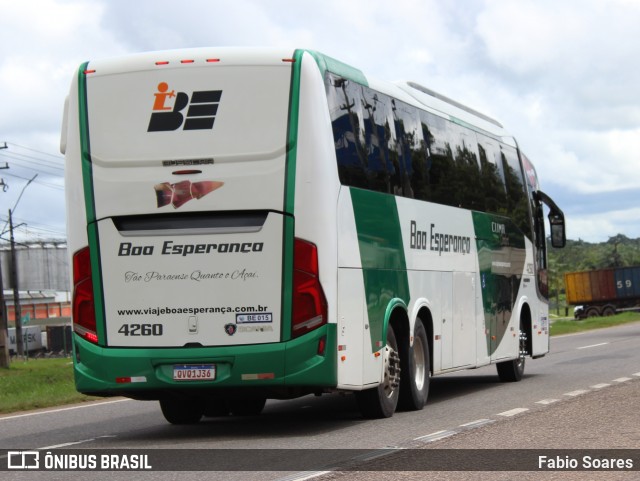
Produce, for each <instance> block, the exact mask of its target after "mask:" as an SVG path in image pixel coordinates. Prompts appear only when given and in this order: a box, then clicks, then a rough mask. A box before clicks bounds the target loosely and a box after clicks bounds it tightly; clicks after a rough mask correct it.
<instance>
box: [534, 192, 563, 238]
mask: <svg viewBox="0 0 640 481" xmlns="http://www.w3.org/2000/svg"><path fill="white" fill-rule="evenodd" d="M533 196H534V198H535V199H536V200H537V201H538V202H544V203H545V204H546V205H547V207H549V225H550V226H551V245H552V246H553V247H564V246H565V245H566V243H567V234H566V231H565V227H564V214H563V213H562V210H560V207H558V206H557V205H556V203H555V202H554V201H553V199H552V198H551V197H549V196H548V195H547V194H545V193H544V192H542V191H541V190H537V191H535V192H534V193H533Z"/></svg>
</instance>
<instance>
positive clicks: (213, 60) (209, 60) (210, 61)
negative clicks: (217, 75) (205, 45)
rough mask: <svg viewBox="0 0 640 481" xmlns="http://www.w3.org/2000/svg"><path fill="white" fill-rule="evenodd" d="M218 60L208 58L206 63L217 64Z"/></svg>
mask: <svg viewBox="0 0 640 481" xmlns="http://www.w3.org/2000/svg"><path fill="white" fill-rule="evenodd" d="M219 61H220V59H219V58H208V59H207V63H216V62H219Z"/></svg>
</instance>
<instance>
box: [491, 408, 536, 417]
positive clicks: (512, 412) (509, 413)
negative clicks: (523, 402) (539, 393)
mask: <svg viewBox="0 0 640 481" xmlns="http://www.w3.org/2000/svg"><path fill="white" fill-rule="evenodd" d="M528 410H529V409H527V408H515V409H511V410H510V411H505V412H503V413H498V416H505V417H511V416H515V415H516V414H520V413H523V412H525V411H528Z"/></svg>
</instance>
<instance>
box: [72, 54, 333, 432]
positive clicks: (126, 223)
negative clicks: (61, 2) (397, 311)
mask: <svg viewBox="0 0 640 481" xmlns="http://www.w3.org/2000/svg"><path fill="white" fill-rule="evenodd" d="M292 57H293V52H292V51H280V52H279V51H269V52H267V51H256V50H252V51H250V52H249V51H243V50H233V49H225V50H219V51H216V50H214V49H196V50H186V51H179V52H178V51H176V52H162V53H153V54H141V55H136V56H131V57H127V58H124V59H122V58H120V59H116V60H111V61H109V60H107V61H99V62H89V63H87V64H85V65H83V66H82V67H81V69H80V71H79V72H78V75H77V77H76V78H75V79H74V81H73V84H72V89H71V94H70V96H69V99H68V102H67V106H66V115H65V119H66V120H65V125H64V127H63V139H62V148H63V150H65V151H66V162H67V173H66V185H67V218H68V242H69V251H70V252H71V253H72V256H73V260H72V263H73V289H74V301H73V322H74V333H75V334H74V349H75V378H76V386H77V389H78V390H79V391H81V392H84V393H88V394H94V395H125V396H130V397H133V398H138V399H160V400H161V405H162V407H163V411H164V412H165V416H167V419H168V420H170V421H172V422H190V421H193V420H194V419H193V417H194V416H195V415H193V414H192V415H191V417H190V416H189V414H188V413H189V412H190V411H191V412H195V411H198V412H200V414H199V415H198V419H199V417H200V415H201V414H202V412H206V411H207V409H209V407H210V406H212V405H215V406H218V407H219V406H221V405H224V406H226V408H225V409H234V408H233V406H236V407H237V406H244V409H245V410H249V411H251V410H253V411H255V410H256V409H257V408H256V406H260V405H261V404H262V405H263V404H264V399H265V398H266V397H292V396H294V395H299V394H303V393H306V392H313V391H316V390H318V389H322V388H323V387H331V386H335V385H336V374H335V372H336V371H335V370H336V368H335V359H334V358H333V357H332V356H327V355H326V353H327V352H331V351H330V350H329V349H328V346H327V343H330V344H331V343H334V342H335V341H334V339H335V335H333V334H332V325H330V324H327V303H326V299H325V298H324V293H323V291H322V287H321V285H320V283H319V280H318V271H317V266H318V261H317V250H316V249H315V246H314V245H313V244H311V243H308V242H306V241H304V240H300V239H296V238H295V237H294V218H293V212H292V209H291V208H289V207H288V206H291V205H292V202H290V200H288V195H289V196H290V195H291V193H290V192H288V185H289V186H290V185H292V182H294V180H293V179H292V176H293V175H294V174H293V170H292V164H293V163H294V160H295V159H292V158H291V155H292V152H294V151H295V148H294V145H293V142H292V140H291V129H290V118H291V115H292V112H293V110H292V109H294V108H295V106H296V105H297V99H296V98H295V95H294V94H295V92H297V89H295V88H292V85H295V77H296V76H295V68H296V65H295V61H294V59H293V58H292ZM292 92H293V93H292ZM310 380H313V381H312V382H313V385H310V382H311V381H310ZM251 400H254V401H251ZM187 402H188V403H189V404H187ZM194 403H197V404H194ZM221 403H222V404H221ZM194 405H198V406H201V408H198V409H195V408H194V407H193V406H194ZM230 406H231V407H230ZM237 409H239V410H240V411H241V410H242V409H240V408H237ZM223 411H224V409H223Z"/></svg>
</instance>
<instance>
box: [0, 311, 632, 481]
mask: <svg viewBox="0 0 640 481" xmlns="http://www.w3.org/2000/svg"><path fill="white" fill-rule="evenodd" d="M639 393H640V323H636V324H632V325H627V326H620V327H615V328H610V329H606V330H599V331H592V332H589V333H583V334H579V335H571V336H563V337H560V338H553V339H552V353H551V354H550V355H548V356H547V357H545V358H543V359H539V360H535V361H531V360H527V367H526V371H525V378H524V379H523V380H522V381H521V382H519V383H508V384H503V383H500V382H499V381H498V379H497V375H496V373H495V368H494V367H486V368H482V369H478V370H475V371H466V372H461V373H456V374H452V375H447V376H443V377H437V378H435V379H433V380H432V386H431V393H430V398H429V403H428V405H427V406H426V407H425V409H424V410H423V411H420V412H401V413H396V414H395V415H394V416H393V418H391V419H386V420H376V421H365V420H363V419H362V418H361V417H360V416H359V413H358V411H357V408H356V406H355V402H354V399H353V397H352V396H339V395H330V396H322V397H321V398H315V397H313V396H311V397H305V398H301V399H298V400H294V401H272V402H269V403H268V404H267V407H266V408H265V411H264V413H263V414H262V416H260V417H248V418H236V417H227V418H212V419H206V420H205V421H203V422H201V423H200V424H198V425H195V426H172V425H169V424H167V423H166V421H165V420H164V418H163V417H162V414H161V413H160V410H159V407H158V405H157V403H155V402H136V401H129V400H119V399H118V400H111V401H109V402H106V403H100V404H94V405H82V406H77V407H76V406H72V407H65V408H59V409H54V410H46V411H41V412H35V413H23V414H18V415H9V416H3V417H0V449H2V450H9V449H11V450H16V449H41V450H55V449H97V450H103V451H104V450H106V449H118V448H122V449H171V448H179V449H184V450H186V451H183V453H196V454H194V456H195V455H197V453H199V452H198V451H196V450H198V449H255V450H256V451H255V452H250V453H251V455H252V456H255V457H256V458H257V461H254V463H253V465H254V466H255V465H259V466H264V465H265V464H266V465H268V466H272V467H274V466H275V468H274V469H276V468H277V467H278V466H280V465H281V464H279V461H278V459H272V458H269V457H268V456H266V455H264V454H262V453H263V452H264V451H263V450H265V449H280V448H282V449H292V448H295V449H304V450H306V451H304V452H302V453H300V455H301V456H303V455H304V454H305V453H314V452H316V451H315V450H318V449H323V450H327V449H333V450H335V451H327V452H328V453H332V454H335V455H336V461H337V460H338V458H340V457H347V458H349V457H350V456H352V455H356V454H361V452H354V451H347V449H359V450H362V453H365V454H366V453H367V452H373V453H374V454H375V453H377V454H384V452H385V451H380V450H381V449H384V448H394V449H395V448H403V449H407V448H411V449H414V450H430V449H441V448H446V449H450V448H455V449H475V448H501V449H507V448H511V449H521V448H536V449H537V448H558V449H566V448H582V447H584V448H599V449H600V448H633V449H638V448H639V447H640V446H639V445H640V433H639V430H640V427H639V426H640V422H639V421H640V414H638V406H640V402H638V400H639V399H640V398H639V397H638V394H639ZM374 450H377V451H374ZM323 452H324V451H323ZM0 454H2V453H0ZM179 454H180V453H179ZM276 454H280V456H281V457H282V456H283V455H286V452H276ZM167 455H168V456H176V454H175V452H173V453H171V452H169V453H168V454H167ZM276 458H277V456H276ZM189 459H193V458H189V456H186V455H185V456H184V460H185V462H186V463H188V462H189V461H188V460H189ZM384 459H385V458H384V457H383V458H380V459H379V460H378V461H377V462H379V463H386V462H387V461H382V460H384ZM387 459H388V458H387ZM249 461H250V460H249ZM2 462H3V463H4V461H2ZM175 462H176V463H178V464H179V462H180V460H175ZM270 463H273V464H270ZM250 464H251V463H250ZM302 464H303V465H304V463H302ZM638 464H640V461H639V462H638ZM381 466H382V467H376V468H375V469H382V468H383V467H384V464H382V465H381ZM299 467H300V466H295V467H294V469H291V470H289V471H287V472H282V471H267V472H262V473H247V472H218V473H215V476H213V473H208V476H205V478H203V473H199V472H196V471H187V472H183V473H173V472H154V473H144V472H130V473H126V474H125V473H113V472H109V473H107V472H103V473H87V472H84V473H78V472H76V473H74V472H58V473H52V472H48V473H47V472H41V471H38V472H29V473H26V472H17V471H15V472H13V471H12V472H4V473H2V476H1V477H2V478H3V479H125V478H126V479H127V480H136V479H181V480H189V479H217V480H218V479H224V480H227V479H229V480H235V479H242V480H246V479H260V480H271V479H274V480H276V479H285V478H286V479H287V480H294V479H303V478H304V477H305V476H316V477H317V476H320V479H322V478H326V477H330V478H332V477H340V476H348V477H349V478H348V479H356V477H358V476H367V479H371V478H372V477H374V478H375V479H387V477H388V479H398V477H401V476H402V477H404V476H406V477H408V479H457V478H455V477H454V475H455V476H462V477H460V478H459V479H471V478H470V477H469V478H467V477H465V476H472V475H474V474H476V475H477V474H478V473H439V475H438V473H430V472H408V473H399V472H397V470H400V469H401V467H402V463H396V465H393V469H394V470H396V471H394V472H393V473H383V472H380V471H376V472H374V473H372V472H365V473H361V474H357V473H348V474H347V475H340V474H339V473H334V474H328V475H327V474H322V473H323V469H319V468H317V466H315V464H314V465H311V466H310V468H309V469H308V470H309V471H312V472H311V473H307V474H305V475H302V474H301V473H300V471H303V469H298V468H299ZM302 467H304V466H302ZM184 469H190V467H189V466H186V467H184ZM372 469H373V468H372ZM514 474H516V473H513V472H506V473H493V474H492V475H491V473H484V475H486V476H490V477H486V478H485V479H513V478H514V476H513V475H514ZM521 474H522V473H518V476H517V477H518V478H519V479H527V478H526V477H522V476H521ZM595 474H596V475H602V474H603V473H595ZM633 474H640V473H638V472H636V473H608V474H606V476H618V475H633ZM5 475H6V476H5ZM526 475H527V474H526V473H525V476H526ZM530 475H531V476H540V475H543V476H544V477H542V478H540V477H535V478H531V479H556V478H555V477H554V476H556V475H557V476H570V477H569V478H565V477H560V478H557V479H585V478H587V477H588V476H591V475H593V473H587V472H578V473H563V472H560V473H558V472H546V473H530ZM389 476H390V477H389ZM431 476H436V477H431ZM505 476H506V477H505ZM571 476H577V477H573V478H572V477H571ZM638 478H640V476H638ZM343 479H347V478H343ZM360 479H364V477H362V478H360ZM473 479H478V476H473ZM592 479H603V478H602V477H597V478H592ZM612 479H617V478H612ZM625 479H632V478H625Z"/></svg>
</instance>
